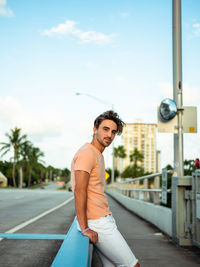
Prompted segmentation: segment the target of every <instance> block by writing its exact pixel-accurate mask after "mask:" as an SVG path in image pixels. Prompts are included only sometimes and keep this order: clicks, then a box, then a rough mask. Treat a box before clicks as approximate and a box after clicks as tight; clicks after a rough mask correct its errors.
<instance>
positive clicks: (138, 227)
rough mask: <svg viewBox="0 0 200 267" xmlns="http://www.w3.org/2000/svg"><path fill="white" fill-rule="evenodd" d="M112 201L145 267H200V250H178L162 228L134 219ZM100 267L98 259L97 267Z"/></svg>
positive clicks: (117, 215) (127, 239)
mask: <svg viewBox="0 0 200 267" xmlns="http://www.w3.org/2000/svg"><path fill="white" fill-rule="evenodd" d="M108 200H109V206H110V209H111V211H112V213H113V216H114V218H115V220H116V222H117V226H118V229H119V231H120V232H121V233H122V235H123V236H124V238H125V239H126V241H127V243H128V244H129V246H130V247H131V249H132V251H133V252H134V254H135V255H136V257H137V258H138V259H139V262H140V266H141V267H161V266H162V267H167V266H176V267H186V266H191V267H197V266H200V249H199V248H197V247H192V248H190V247H184V248H183V247H179V246H177V245H176V244H174V243H173V242H172V241H171V239H170V238H169V237H168V236H166V235H165V234H163V233H161V232H160V230H159V229H158V228H156V227H154V226H153V225H151V224H150V223H149V222H147V221H145V220H143V219H141V218H139V217H138V216H136V215H134V214H133V213H132V212H130V211H128V210H127V209H125V208H124V207H123V206H122V205H121V204H119V203H118V202H116V201H115V200H114V199H112V198H111V197H108ZM100 266H101V265H100V263H99V261H98V259H97V257H96V255H95V256H94V259H93V267H100Z"/></svg>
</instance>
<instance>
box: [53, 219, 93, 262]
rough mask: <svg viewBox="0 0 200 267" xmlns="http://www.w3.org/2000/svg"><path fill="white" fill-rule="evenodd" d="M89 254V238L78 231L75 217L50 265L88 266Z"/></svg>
mask: <svg viewBox="0 0 200 267" xmlns="http://www.w3.org/2000/svg"><path fill="white" fill-rule="evenodd" d="M90 254H91V251H90V243H89V238H88V237H87V236H83V235H82V234H81V232H80V231H78V229H77V225H76V219H74V222H73V223H72V225H71V227H70V229H69V231H68V233H67V235H66V238H65V239H64V241H63V243H62V245H61V247H60V249H59V251H58V253H57V255H56V257H55V259H54V261H53V263H52V265H51V267H66V266H73V267H80V266H81V267H89V266H90V264H91V257H90Z"/></svg>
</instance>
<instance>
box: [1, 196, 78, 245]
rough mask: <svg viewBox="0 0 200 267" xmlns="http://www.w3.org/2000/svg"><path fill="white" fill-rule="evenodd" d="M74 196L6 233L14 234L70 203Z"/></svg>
mask: <svg viewBox="0 0 200 267" xmlns="http://www.w3.org/2000/svg"><path fill="white" fill-rule="evenodd" d="M73 198H74V197H70V198H69V199H68V200H66V201H64V202H63V203H61V204H59V205H58V206H56V207H54V208H52V209H50V210H47V211H45V212H43V213H42V214H40V215H38V216H36V217H34V218H32V219H30V220H28V221H26V222H24V223H21V224H19V225H17V226H15V227H14V228H11V229H10V230H8V231H7V232H5V233H6V234H12V233H15V232H17V231H18V230H20V229H22V228H24V227H25V226H27V225H29V224H31V223H33V222H35V221H37V220H39V219H40V218H42V217H44V216H46V215H47V214H49V213H51V212H53V211H54V210H57V209H59V208H61V207H62V206H64V205H66V204H67V203H69V202H70V201H71V200H72V199H73ZM1 240H3V238H0V241H1Z"/></svg>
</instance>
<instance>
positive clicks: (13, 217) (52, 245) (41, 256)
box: [0, 185, 75, 267]
mask: <svg viewBox="0 0 200 267" xmlns="http://www.w3.org/2000/svg"><path fill="white" fill-rule="evenodd" d="M55 188H56V186H54V185H50V187H49V189H50V190H48V187H46V188H45V189H43V190H25V189H24V190H17V189H16V190H13V189H12V190H7V189H3V190H0V232H1V233H4V232H7V231H8V230H10V229H13V228H14V227H16V226H20V225H21V224H22V223H25V222H27V221H29V220H30V219H33V218H35V217H36V216H38V215H40V214H42V213H44V212H46V211H48V210H50V209H52V208H54V207H56V206H58V205H59V204H62V203H64V202H65V201H66V200H67V199H70V198H71V197H72V193H71V192H67V191H55ZM74 216H75V209H74V201H73V200H72V201H70V202H69V203H68V204H65V205H63V206H62V207H60V208H58V209H56V210H54V211H52V212H51V213H49V214H47V215H45V216H43V217H42V218H40V219H38V220H36V221H34V222H33V223H31V224H28V225H27V226H25V227H23V228H21V229H20V230H18V231H15V233H41V234H66V233H67V231H68V229H69V227H70V225H71V223H72V221H73V219H74ZM61 244H62V241H61V240H26V239H24V240H10V239H3V240H1V241H0V267H8V266H9V267H10V266H12V267H14V266H15V267H16V266H20V267H26V266H27V267H36V266H37V267H38V266H42V267H47V266H50V265H51V263H52V261H53V259H54V257H55V255H56V254H57V251H58V249H59V247H60V245H61Z"/></svg>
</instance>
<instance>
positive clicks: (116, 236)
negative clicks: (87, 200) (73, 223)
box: [77, 215, 138, 267]
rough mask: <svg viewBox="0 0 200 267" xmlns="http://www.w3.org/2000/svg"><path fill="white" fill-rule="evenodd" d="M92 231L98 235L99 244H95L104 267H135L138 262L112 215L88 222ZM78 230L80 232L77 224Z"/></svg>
mask: <svg viewBox="0 0 200 267" xmlns="http://www.w3.org/2000/svg"><path fill="white" fill-rule="evenodd" d="M88 226H89V228H90V229H92V230H93V231H95V232H97V233H98V242H97V243H95V244H94V246H95V248H96V252H97V254H98V255H99V257H100V259H101V261H102V264H103V267H114V266H116V267H134V266H135V265H136V263H137V262H138V260H137V259H136V257H135V255H134V254H133V252H132V251H131V249H130V248H129V246H128V244H127V243H126V241H125V239H124V238H123V236H122V235H121V233H120V232H119V231H118V229H117V226H116V223H115V219H114V218H113V216H112V215H108V216H105V217H101V218H99V219H94V220H88ZM77 227H78V230H80V227H79V225H78V224H77Z"/></svg>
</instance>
